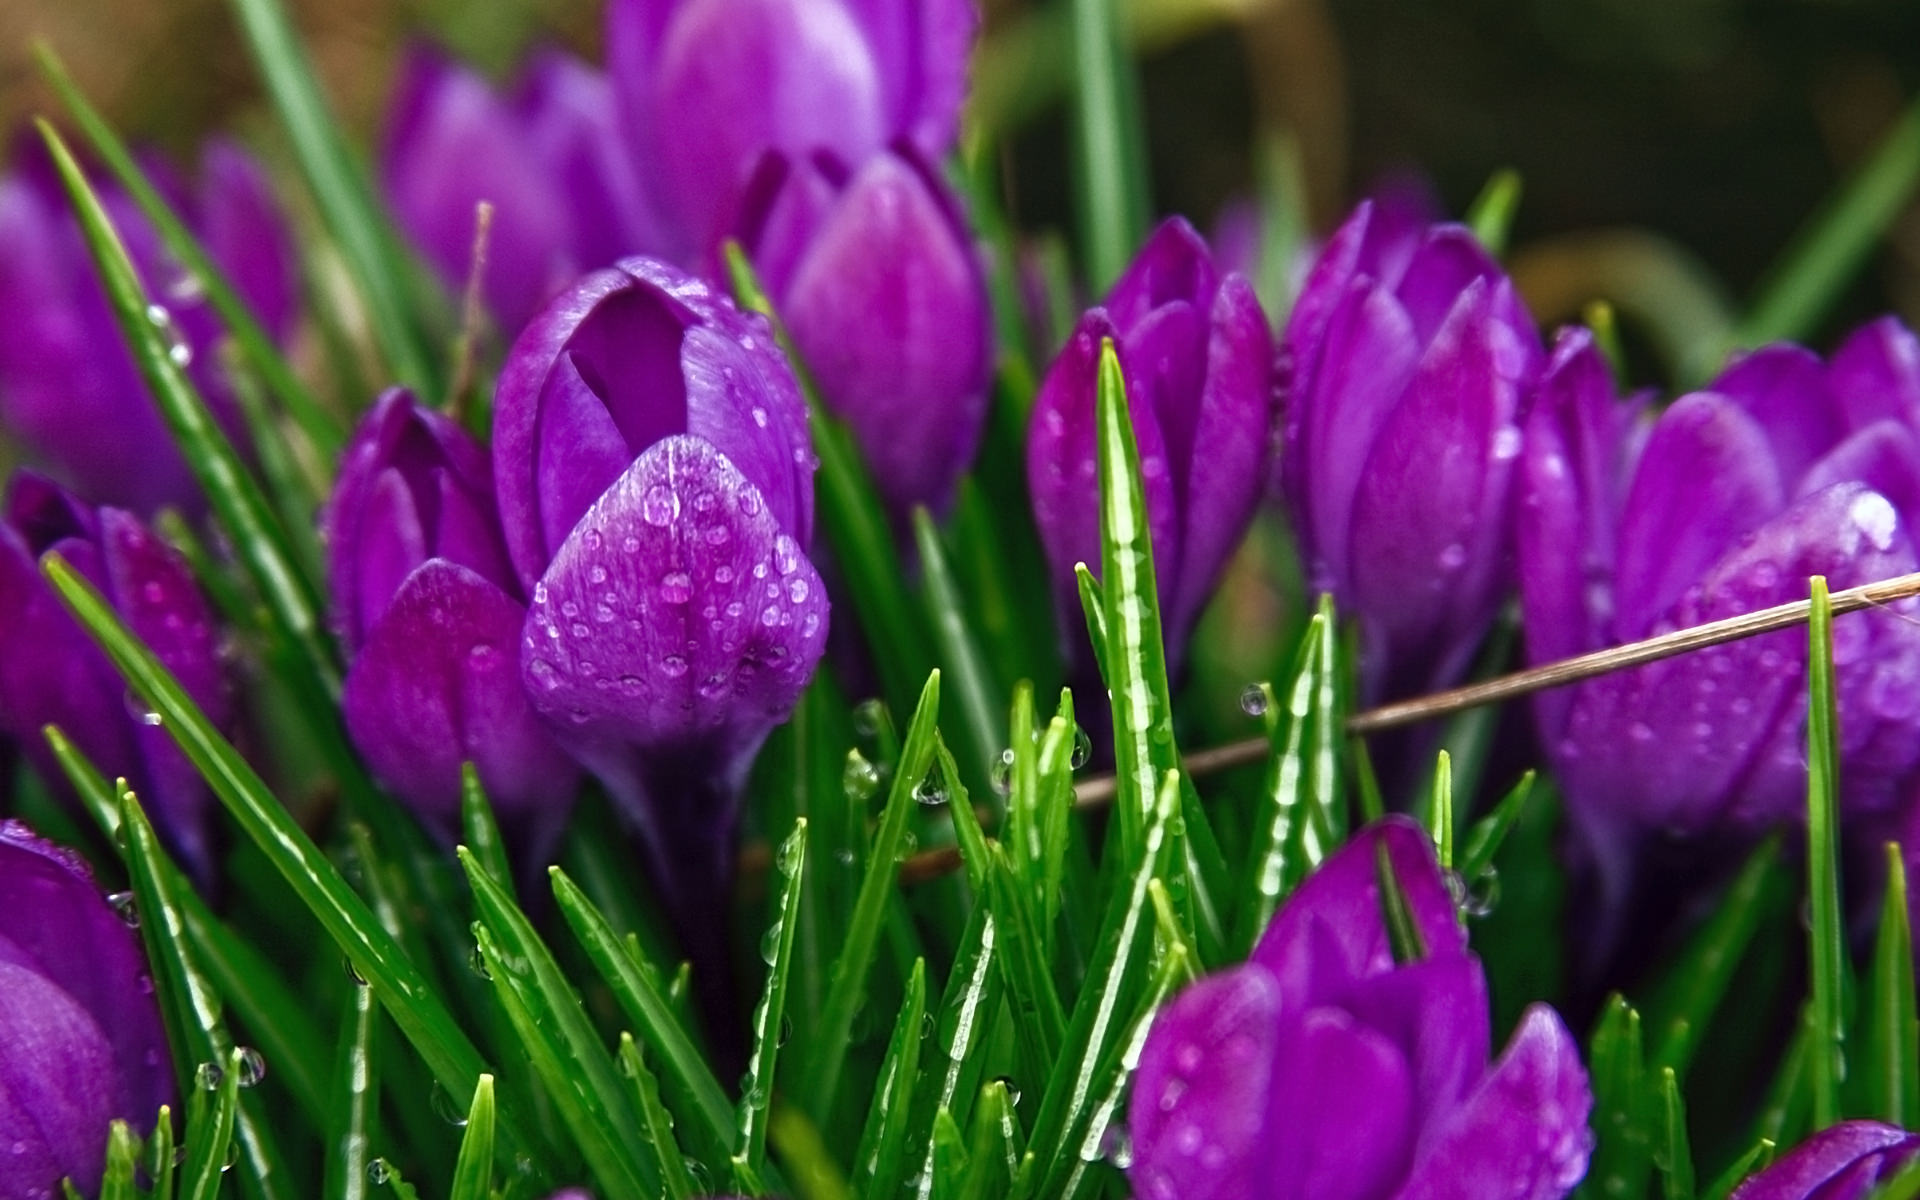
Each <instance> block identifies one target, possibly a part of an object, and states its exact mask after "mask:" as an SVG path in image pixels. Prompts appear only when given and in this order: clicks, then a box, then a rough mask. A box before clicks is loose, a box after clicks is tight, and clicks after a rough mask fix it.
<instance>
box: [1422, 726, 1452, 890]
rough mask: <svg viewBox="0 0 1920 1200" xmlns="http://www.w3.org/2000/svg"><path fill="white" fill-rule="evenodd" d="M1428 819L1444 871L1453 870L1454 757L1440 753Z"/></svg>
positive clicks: (1435, 765) (1429, 799)
mask: <svg viewBox="0 0 1920 1200" xmlns="http://www.w3.org/2000/svg"><path fill="white" fill-rule="evenodd" d="M1427 819H1428V822H1429V824H1430V826H1431V829H1430V832H1431V833H1432V834H1433V848H1434V852H1435V853H1436V854H1438V855H1439V857H1440V869H1441V870H1442V871H1451V870H1453V756H1452V755H1450V754H1448V753H1447V752H1446V751H1445V750H1442V751H1440V754H1439V757H1438V759H1437V761H1436V762H1435V763H1434V765H1433V790H1432V792H1431V793H1430V794H1429V795H1428V796H1427Z"/></svg>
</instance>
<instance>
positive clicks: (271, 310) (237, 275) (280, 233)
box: [200, 139, 300, 340]
mask: <svg viewBox="0 0 1920 1200" xmlns="http://www.w3.org/2000/svg"><path fill="white" fill-rule="evenodd" d="M200 197H201V200H200V221H201V231H200V233H201V241H202V242H203V243H204V244H205V245H206V247H207V249H208V251H209V252H210V253H211V254H212V255H213V260H214V261H215V262H216V263H218V264H219V265H220V269H221V270H222V271H224V272H226V274H227V276H228V277H229V278H230V279H232V280H233V282H234V286H235V287H236V288H238V289H239V292H240V295H241V297H242V298H243V299H244V300H246V302H247V307H248V309H249V311H251V312H252V313H253V315H254V316H255V317H257V318H258V319H259V320H260V323H261V324H262V325H263V326H265V328H266V330H267V332H268V333H269V334H271V335H272V336H273V337H275V338H278V339H283V340H284V339H285V338H287V337H289V336H291V335H292V333H293V325H294V321H295V320H296V318H297V317H298V315H299V306H300V264H299V261H298V259H296V258H295V256H294V251H293V246H292V243H291V241H290V240H289V238H288V234H287V226H286V219H285V217H284V216H282V214H281V211H280V203H279V201H278V200H277V199H275V198H274V194H273V185H272V183H271V182H270V181H269V180H268V178H267V173H266V172H265V171H264V170H262V169H261V168H260V164H258V163H257V162H255V161H254V160H253V158H252V157H251V156H249V155H248V154H247V153H246V152H245V151H243V150H241V149H240V147H238V146H237V145H235V144H233V143H232V142H229V141H225V140H223V139H215V140H213V141H211V142H209V143H207V147H206V149H205V150H204V151H203V152H202V153H201V155H200Z"/></svg>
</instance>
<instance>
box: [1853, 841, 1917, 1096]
mask: <svg viewBox="0 0 1920 1200" xmlns="http://www.w3.org/2000/svg"><path fill="white" fill-rule="evenodd" d="M1886 857H1887V890H1886V895H1885V897H1884V898H1883V899H1882V901H1881V906H1880V927H1879V931H1878V933H1876V935H1875V937H1874V947H1873V1004H1872V1011H1871V1016H1870V1019H1871V1021H1872V1025H1871V1050H1870V1052H1869V1053H1868V1054H1867V1055H1866V1061H1867V1062H1869V1063H1872V1064H1873V1066H1874V1080H1873V1084H1874V1101H1875V1103H1874V1109H1875V1115H1877V1116H1878V1117H1879V1118H1880V1119H1881V1120H1883V1121H1885V1122H1887V1123H1888V1124H1889V1125H1898V1126H1900V1127H1901V1128H1903V1129H1904V1128H1908V1127H1910V1126H1911V1125H1913V1124H1914V1123H1915V1122H1916V1121H1920V1023H1916V1020H1915V1012H1914V1007H1915V1006H1914V982H1913V929H1912V927H1911V925H1910V924H1909V918H1908V916H1907V868H1906V863H1905V862H1903V861H1902V860H1901V856H1900V846H1899V844H1898V843H1897V842H1888V843H1887V846H1886Z"/></svg>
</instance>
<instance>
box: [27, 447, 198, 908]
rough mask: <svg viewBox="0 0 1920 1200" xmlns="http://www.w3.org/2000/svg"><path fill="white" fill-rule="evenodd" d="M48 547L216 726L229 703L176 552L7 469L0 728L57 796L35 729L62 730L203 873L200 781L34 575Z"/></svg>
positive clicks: (60, 783) (52, 766)
mask: <svg viewBox="0 0 1920 1200" xmlns="http://www.w3.org/2000/svg"><path fill="white" fill-rule="evenodd" d="M50 552H51V553H57V554H59V555H60V556H61V557H62V558H64V559H66V560H67V562H68V563H70V564H71V565H72V566H73V567H74V569H75V570H77V571H79V572H80V573H81V574H82V575H84V576H86V578H87V579H88V581H89V582H91V583H92V584H93V585H94V587H96V588H98V589H100V591H101V592H102V593H103V594H104V595H105V597H106V600H107V603H108V604H110V605H112V606H113V608H114V610H115V611H116V612H117V613H118V614H119V617H120V619H121V620H122V621H124V622H126V624H127V625H128V627H129V628H131V629H132V631H133V633H134V634H135V636H137V637H139V638H140V639H141V640H142V641H144V642H145V643H146V644H147V645H148V646H149V647H150V648H151V649H152V650H153V652H154V653H155V654H156V655H157V656H158V657H159V659H160V661H161V662H162V663H163V664H164V665H165V666H166V668H167V669H168V670H169V671H171V672H173V675H174V677H175V678H177V679H178V680H179V681H180V683H181V685H182V686H183V687H185V688H186V691H187V694H188V695H189V696H191V697H192V698H193V700H194V702H195V703H196V704H198V705H199V706H200V708H201V710H202V711H203V712H205V713H206V714H207V716H208V718H209V719H210V720H212V721H213V722H214V724H216V725H224V724H226V723H227V720H228V716H229V710H230V702H229V698H228V694H227V686H226V677H225V670H224V668H223V666H222V664H221V661H220V654H219V644H218V643H219V635H218V633H217V631H216V630H215V627H214V622H213V615H212V613H211V612H210V611H209V609H208V608H207V604H206V601H205V600H204V599H203V598H202V597H201V595H200V591H199V588H198V587H197V586H196V585H195V583H194V579H193V573H192V572H191V571H190V570H189V569H188V567H187V564H186V563H185V561H183V560H182V559H181V558H180V556H179V555H178V554H176V553H175V552H174V551H173V549H172V547H170V546H168V545H167V544H166V543H164V542H162V541H161V540H160V539H159V538H158V537H156V536H154V534H153V533H152V532H151V531H150V530H148V529H147V527H146V526H144V525H142V524H141V523H140V522H139V520H138V519H136V518H135V517H134V516H133V515H132V514H131V513H128V512H125V511H123V510H121V509H117V508H100V509H94V508H90V507H88V506H86V505H84V504H82V503H81V502H80V501H79V500H78V499H77V498H75V497H74V496H73V495H72V494H70V493H68V492H66V491H65V490H63V489H62V488H60V487H59V486H58V485H56V484H54V483H52V482H50V481H48V480H46V479H44V478H42V477H40V476H37V475H32V474H30V473H26V472H21V473H19V474H16V475H15V476H14V479H13V483H12V486H11V487H10V488H9V490H8V494H7V505H6V513H5V519H4V521H0V728H4V730H5V732H6V733H7V734H8V736H10V737H12V738H13V739H15V741H16V742H18V744H19V745H20V746H21V748H22V749H23V750H25V751H26V754H27V757H28V759H29V761H31V762H32V763H33V764H34V765H35V766H36V767H37V768H38V769H39V771H40V774H41V776H42V778H44V779H45V780H46V781H47V782H48V783H49V784H50V785H52V786H53V787H54V788H55V790H57V791H64V790H65V787H66V783H65V780H66V776H65V774H64V773H63V772H62V771H61V769H60V767H59V765H58V764H57V763H56V762H55V760H54V758H53V754H52V751H51V750H49V749H48V747H47V744H46V739H45V737H44V736H43V734H42V730H43V729H44V728H45V727H46V726H47V725H58V726H59V727H60V729H61V731H62V732H63V733H65V734H66V736H67V737H68V738H69V739H71V740H72V741H73V743H74V744H75V745H76V746H77V747H79V749H80V750H81V751H82V752H83V753H84V754H85V755H86V756H87V757H88V758H89V759H90V760H91V761H92V762H93V764H94V765H95V766H97V767H99V768H100V770H101V772H102V773H103V774H105V775H106V776H107V778H109V779H113V778H116V777H124V778H125V779H126V780H127V782H128V783H129V784H130V785H131V786H132V787H133V789H134V791H135V792H136V793H138V795H139V796H140V799H141V801H142V803H144V804H145V805H146V807H147V811H148V812H149V813H150V814H152V816H153V820H154V824H155V825H156V826H157V827H158V828H159V832H160V835H161V838H162V840H163V841H165V843H166V845H167V848H168V849H169V850H171V851H172V852H173V853H174V854H175V855H177V856H178V857H179V858H180V860H181V861H182V862H183V863H184V864H185V865H186V866H187V867H188V869H189V870H191V871H192V872H193V873H194V875H195V876H196V877H197V878H199V879H200V880H201V881H202V882H205V881H207V879H208V878H209V876H210V873H211V871H212V868H213V848H212V845H211V844H210V840H209V836H210V835H209V830H208V828H207V817H208V813H209V806H210V804H211V801H212V797H211V796H209V795H208V793H207V788H206V784H205V783H204V782H203V781H202V780H201V778H200V774H199V772H198V771H196V770H195V769H194V768H193V765H192V764H191V763H189V762H188V761H187V759H186V757H185V756H184V755H183V754H182V753H181V752H180V749H179V747H177V746H175V745H174V742H173V738H172V737H171V736H170V735H169V734H168V732H167V731H166V729H164V728H162V727H161V722H160V717H159V714H157V713H153V712H149V711H147V709H146V707H145V705H143V704H141V703H139V702H138V701H137V700H136V699H135V698H134V696H133V693H131V692H130V691H128V689H127V685H126V684H125V683H124V682H122V680H121V678H120V673H119V672H118V671H116V670H115V669H114V667H113V664H112V663H111V662H109V661H108V660H107V657H106V655H105V654H104V653H102V652H101V651H100V650H99V648H98V647H96V646H95V645H94V643H93V639H92V638H90V637H88V636H87V634H86V632H85V631H84V630H82V629H81V628H80V625H79V623H78V622H76V621H75V620H74V619H73V617H72V616H70V615H69V614H68V612H67V610H66V607H65V606H64V605H63V604H62V603H61V602H60V599H59V597H58V596H57V595H55V593H54V591H53V589H52V587H51V586H49V585H48V584H47V582H46V581H45V580H44V579H43V578H42V577H41V574H40V558H41V556H42V555H44V554H47V553H50Z"/></svg>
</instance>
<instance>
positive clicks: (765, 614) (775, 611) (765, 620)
mask: <svg viewBox="0 0 1920 1200" xmlns="http://www.w3.org/2000/svg"><path fill="white" fill-rule="evenodd" d="M760 623H761V624H762V625H765V626H766V627H767V628H769V629H771V628H773V627H774V626H775V625H778V624H779V623H780V606H779V605H778V604H769V605H767V607H766V608H764V609H762V610H761V612H760Z"/></svg>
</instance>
